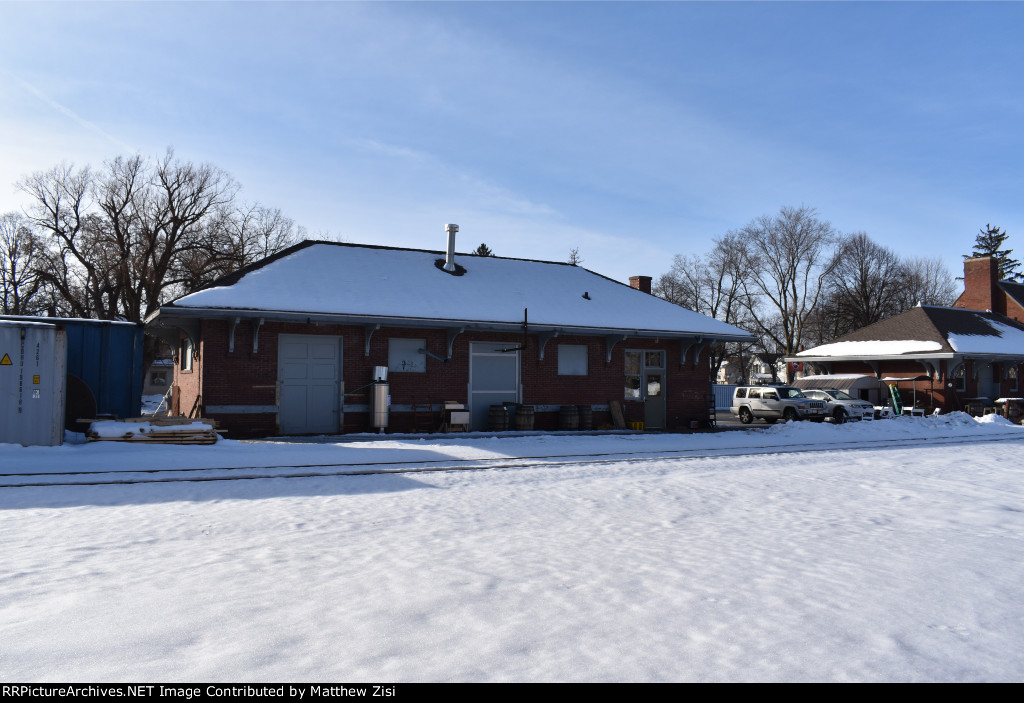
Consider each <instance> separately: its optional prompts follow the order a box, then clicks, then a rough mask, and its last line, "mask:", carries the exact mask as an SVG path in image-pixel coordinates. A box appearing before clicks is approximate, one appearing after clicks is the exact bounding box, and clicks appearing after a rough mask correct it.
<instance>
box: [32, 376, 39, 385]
mask: <svg viewBox="0 0 1024 703" xmlns="http://www.w3.org/2000/svg"><path fill="white" fill-rule="evenodd" d="M32 384H33V385H36V386H38V385H39V377H38V376H33V377H32Z"/></svg>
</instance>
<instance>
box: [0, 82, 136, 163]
mask: <svg viewBox="0 0 1024 703" xmlns="http://www.w3.org/2000/svg"><path fill="white" fill-rule="evenodd" d="M7 74H8V75H9V76H10V77H11V78H13V79H14V81H15V82H16V83H17V84H18V85H20V86H21V87H22V88H24V89H25V90H26V91H28V92H29V93H31V94H32V95H33V96H35V97H36V98H37V99H39V100H41V101H42V102H43V103H45V104H46V105H49V106H50V107H51V108H53V109H54V110H56V111H57V112H59V113H60V114H62V115H64V116H65V117H68V118H70V119H72V120H74V121H75V122H76V123H78V124H79V125H80V126H82V127H85V128H86V129H88V130H90V131H92V132H95V133H96V134H98V135H100V136H101V137H103V138H104V139H106V140H107V141H109V142H110V143H111V144H114V145H115V146H116V147H117V148H118V149H120V150H121V151H126V152H132V153H138V149H136V148H135V147H133V146H130V145H129V144H127V143H126V142H123V141H121V140H120V139H118V138H117V137H115V136H114V135H113V134H111V133H110V132H107V131H106V130H104V129H103V128H102V127H100V126H99V125H97V124H96V123H94V122H90V121H89V120H87V119H85V118H84V117H82V116H81V115H79V114H78V113H76V112H75V111H74V110H72V109H71V108H69V107H67V106H65V105H62V104H61V103H59V102H57V101H56V100H54V99H53V98H51V97H50V96H49V95H47V94H46V93H44V92H43V91H41V90H39V89H38V88H36V87H35V86H34V85H32V84H31V83H29V82H28V81H26V80H24V79H23V78H21V77H20V76H17V75H14V74H12V73H10V72H9V71H8V72H7Z"/></svg>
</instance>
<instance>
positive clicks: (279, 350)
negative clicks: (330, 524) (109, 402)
mask: <svg viewBox="0 0 1024 703" xmlns="http://www.w3.org/2000/svg"><path fill="white" fill-rule="evenodd" d="M447 229H448V234H449V237H448V249H447V251H446V252H439V251H427V250H418V249H401V248H393V247H383V246H371V245H357V244H342V243H335V242H314V241H307V242H303V243H301V244H298V245H296V246H293V247H291V248H289V249H286V250H284V251H282V252H280V253H278V254H275V255H273V256H271V257H269V258H267V259H265V260H263V261H261V262H259V263H257V264H254V265H251V266H248V267H246V268H243V269H241V270H239V271H237V272H235V273H233V274H231V275H229V276H226V277H224V278H222V279H220V280H217V281H215V282H213V283H211V284H210V285H208V286H206V287H205V288H203V289H201V290H199V291H197V292H195V293H192V294H190V295H186V296H184V297H182V298H179V299H178V300H175V301H173V302H171V303H168V304H165V305H162V306H161V307H160V308H159V309H158V310H157V311H156V312H155V313H154V314H153V315H151V316H150V317H149V318H148V319H147V321H146V322H147V331H148V332H149V333H150V334H156V335H158V336H161V337H162V338H164V339H166V340H168V341H169V342H170V343H171V345H172V348H175V349H176V350H177V362H176V365H175V372H174V379H173V384H174V396H173V405H174V409H175V410H176V411H178V412H181V413H183V414H198V413H199V412H202V414H203V415H204V416H206V417H212V418H215V419H217V420H219V422H220V425H221V427H225V428H226V429H228V430H229V431H230V432H231V436H232V437H245V436H266V435H272V434H334V433H339V432H352V431H368V430H371V429H372V428H373V427H375V426H377V424H374V421H373V420H372V418H371V409H378V408H377V407H371V403H372V402H373V398H371V393H373V392H374V389H375V385H374V382H375V379H379V378H380V377H381V376H382V371H381V369H382V367H383V368H384V369H386V372H384V374H383V375H386V376H387V382H388V383H389V384H390V385H389V389H388V390H389V392H390V393H389V399H388V402H389V405H388V413H389V419H388V423H387V426H388V430H389V431H391V430H399V431H404V430H413V429H416V428H419V429H428V428H433V429H436V425H437V424H438V422H439V418H440V417H441V415H440V413H441V408H442V404H443V403H445V402H448V401H454V402H457V403H459V404H462V405H464V406H466V409H467V410H468V412H469V414H470V423H469V427H470V429H474V430H486V429H488V421H489V417H490V416H489V410H490V408H491V407H492V406H499V407H500V406H502V405H518V406H521V407H522V406H528V407H529V408H530V409H532V411H533V413H534V418H535V426H536V427H537V428H539V429H557V428H558V426H559V417H560V414H561V411H562V409H563V407H569V406H584V407H588V408H589V409H590V410H591V411H592V412H593V418H594V424H595V426H601V425H606V424H609V423H610V422H611V420H612V417H611V415H610V411H611V407H610V403H611V401H618V402H619V403H621V405H622V408H623V410H624V416H625V417H624V419H625V420H626V421H627V422H630V421H631V422H644V423H645V426H646V427H647V428H651V429H672V428H682V427H690V426H691V425H692V423H694V422H697V423H700V424H704V423H706V422H707V420H708V418H709V406H712V405H713V403H711V402H710V398H711V389H710V377H709V376H710V372H709V363H708V351H707V350H708V347H709V346H710V345H712V344H714V343H717V342H720V341H749V340H750V339H751V336H750V335H749V334H748V333H747V332H745V331H743V330H741V329H738V328H736V327H733V326H731V325H727V324H725V323H723V322H720V321H718V320H714V319H712V318H709V317H706V316H704V315H700V314H698V313H695V312H693V311H690V310H686V309H684V308H681V307H679V306H676V305H673V304H671V303H668V302H666V301H664V300H661V299H660V298H657V297H655V296H653V295H651V294H650V281H651V279H650V278H649V277H645V276H636V277H634V278H632V279H631V282H630V285H625V284H623V283H619V282H617V281H614V280H612V279H609V278H606V277H604V276H601V275H599V274H596V273H593V272H591V271H588V270H586V269H584V268H581V267H579V266H574V265H570V264H566V263H558V262H548V261H534V260H526V259H511V258H502V257H492V256H474V255H470V254H458V255H456V254H455V248H454V238H455V232H456V231H457V227H456V226H454V225H451V226H448V227H447ZM432 426H433V427H432Z"/></svg>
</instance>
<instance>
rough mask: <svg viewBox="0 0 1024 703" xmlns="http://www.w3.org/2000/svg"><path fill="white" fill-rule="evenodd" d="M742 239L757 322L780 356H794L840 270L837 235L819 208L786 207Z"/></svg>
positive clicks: (748, 291)
mask: <svg viewBox="0 0 1024 703" xmlns="http://www.w3.org/2000/svg"><path fill="white" fill-rule="evenodd" d="M740 238H741V241H742V245H743V256H744V264H743V265H744V267H745V269H746V275H745V276H744V278H743V282H744V286H745V293H746V298H745V300H746V302H747V309H748V310H749V312H750V317H751V320H752V321H753V323H754V325H755V326H756V327H757V328H758V329H759V330H760V331H761V332H762V333H763V335H764V336H765V338H767V340H770V342H771V343H772V344H773V345H774V346H775V349H774V351H777V352H780V353H782V354H785V355H787V356H789V355H792V354H794V353H795V352H797V351H798V350H799V349H800V346H801V344H802V343H803V338H804V333H805V330H806V328H807V326H808V322H809V320H810V318H811V316H812V315H813V313H814V309H815V307H816V306H817V305H818V303H819V302H820V300H821V298H822V295H823V293H824V288H825V280H826V279H827V277H828V276H829V275H831V273H832V271H833V269H834V268H835V266H836V263H837V257H836V255H835V250H834V246H835V242H836V239H837V234H836V231H835V230H834V229H833V228H832V225H831V224H830V223H829V222H828V221H826V220H821V219H818V217H817V213H816V212H815V211H814V209H813V208H808V207H803V206H801V207H799V208H790V207H784V208H782V209H781V210H780V211H779V213H778V214H777V215H774V216H769V215H763V216H761V217H759V218H757V219H755V220H753V221H752V222H750V224H748V225H747V226H746V227H744V228H743V230H741V232H740Z"/></svg>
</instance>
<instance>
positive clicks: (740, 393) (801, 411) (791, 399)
mask: <svg viewBox="0 0 1024 703" xmlns="http://www.w3.org/2000/svg"><path fill="white" fill-rule="evenodd" d="M731 412H732V414H733V415H735V416H737V417H738V418H739V419H740V422H742V423H743V424H744V425H749V424H750V423H751V422H753V421H754V420H755V419H756V418H761V419H763V420H764V421H765V422H767V423H768V424H769V425H771V424H773V423H775V422H777V421H778V420H783V421H784V422H791V421H793V420H812V421H814V422H824V420H825V417H826V416H825V403H824V402H822V401H820V400H811V399H810V398H808V397H807V396H806V395H804V394H803V393H802V392H801V391H800V389H799V388H792V387H790V386H737V388H736V390H735V391H733V396H732V408H731Z"/></svg>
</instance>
